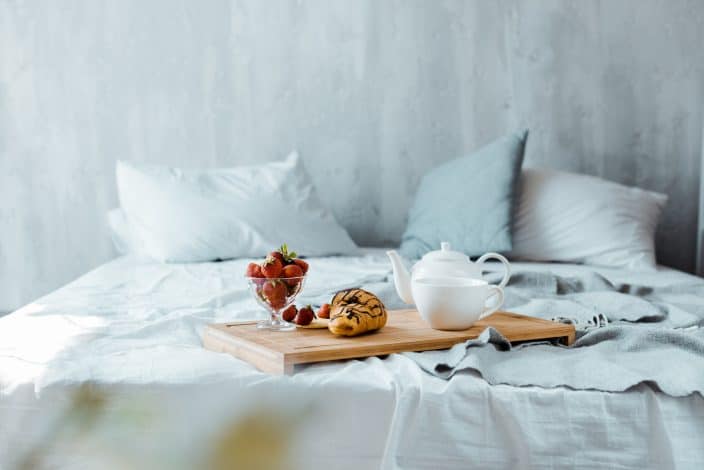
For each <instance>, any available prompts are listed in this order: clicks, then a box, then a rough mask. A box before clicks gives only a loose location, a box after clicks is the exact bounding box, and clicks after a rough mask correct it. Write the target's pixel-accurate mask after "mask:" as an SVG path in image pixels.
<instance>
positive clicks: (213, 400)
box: [0, 251, 704, 469]
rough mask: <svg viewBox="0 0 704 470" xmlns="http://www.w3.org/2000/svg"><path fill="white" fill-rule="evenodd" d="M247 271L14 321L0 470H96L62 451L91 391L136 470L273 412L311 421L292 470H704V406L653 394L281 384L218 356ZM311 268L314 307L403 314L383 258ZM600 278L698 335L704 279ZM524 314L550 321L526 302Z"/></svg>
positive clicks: (335, 375)
mask: <svg viewBox="0 0 704 470" xmlns="http://www.w3.org/2000/svg"><path fill="white" fill-rule="evenodd" d="M246 264H247V260H239V261H230V262H223V263H203V264H190V265H180V264H177V265H163V264H159V263H154V262H152V261H148V260H143V259H139V258H136V257H122V258H118V259H116V260H114V261H112V262H109V263H107V264H105V265H103V266H101V267H100V268H98V269H96V270H94V271H92V272H90V273H88V274H87V275H85V276H83V277H81V278H80V279H78V280H76V281H75V282H73V283H71V284H69V285H68V286H66V287H64V288H62V289H59V290H58V291H56V292H54V293H52V294H50V295H48V296H46V297H43V298H41V299H38V300H37V301H35V302H33V303H31V304H29V305H27V306H25V307H24V308H22V309H20V310H19V311H17V312H15V313H13V314H10V315H8V316H6V317H4V318H1V319H0V468H3V469H4V468H14V466H15V465H16V464H18V462H22V461H24V462H26V458H27V457H26V456H27V455H32V454H31V453H32V451H33V450H36V449H37V448H38V447H39V448H41V449H44V450H45V451H46V452H48V453H49V454H51V456H50V457H51V458H50V459H49V461H50V462H52V463H53V464H56V466H65V467H71V468H75V467H84V468H86V467H87V468H95V465H91V464H90V458H91V455H93V454H91V453H90V452H87V451H86V450H85V448H84V447H81V451H80V452H76V451H75V449H73V450H74V451H73V452H67V451H66V449H65V447H62V446H61V445H59V444H56V443H54V444H52V445H50V446H47V445H46V443H47V436H52V432H55V431H56V430H57V429H63V428H62V427H61V426H57V422H58V423H60V422H61V420H60V418H61V416H62V413H63V411H62V410H64V409H65V408H67V407H69V403H70V401H71V400H70V397H71V396H72V395H73V394H75V391H76V390H77V389H78V387H79V386H80V384H82V383H86V382H89V383H91V384H94V386H95V387H97V388H104V389H105V390H107V391H109V394H110V400H109V401H108V403H109V405H110V406H109V407H108V410H107V411H105V412H104V413H103V414H102V415H101V417H100V418H99V419H96V420H95V421H91V423H92V427H91V429H90V433H86V434H87V435H88V436H90V437H91V438H92V439H93V441H98V444H95V442H94V444H95V445H97V446H98V448H99V449H101V447H100V445H99V444H100V443H102V445H103V446H105V445H106V444H105V443H109V446H108V448H109V450H110V452H107V454H108V455H113V456H114V455H119V457H120V459H122V460H121V462H122V463H123V464H124V465H123V466H122V468H125V467H127V468H140V467H141V468H161V467H163V468H196V467H200V466H202V458H203V456H204V455H207V454H208V452H209V449H212V447H213V445H214V443H215V442H218V439H217V436H218V435H220V433H221V432H222V431H223V429H227V421H228V420H231V419H235V418H236V417H238V416H241V415H242V414H243V413H248V412H251V410H259V409H265V410H268V411H271V412H273V413H276V414H286V413H289V414H290V413H293V414H296V413H300V414H301V416H305V418H301V419H299V420H297V421H296V423H297V424H296V426H297V427H296V429H295V432H291V433H289V434H288V436H290V440H291V441H292V442H295V446H294V447H295V452H293V453H292V455H291V465H292V466H293V467H294V468H296V467H300V468H330V467H331V466H334V467H335V468H337V469H345V468H350V469H360V468H393V469H395V468H429V467H433V468H438V469H440V468H469V467H472V468H574V467H581V468H597V467H604V466H609V467H614V468H697V465H698V464H699V463H701V462H702V461H704V440H702V439H701V435H702V429H703V428H704V399H703V398H702V396H701V395H700V394H698V393H693V394H690V395H688V396H686V397H680V398H674V397H672V396H669V395H667V394H665V393H662V392H661V391H658V390H657V389H656V388H655V387H653V386H650V385H648V384H640V385H636V386H634V387H631V388H630V389H628V391H626V392H623V393H609V392H601V391H595V390H572V389H570V388H568V387H564V386H556V387H554V388H543V387H537V386H523V387H515V386H509V385H501V384H499V385H489V384H488V383H487V381H486V380H485V379H484V378H482V377H481V376H480V375H479V374H478V373H476V372H475V371H471V370H464V371H460V372H458V373H456V374H454V376H453V377H452V378H451V379H450V380H444V379H442V378H439V377H436V376H433V375H431V374H428V373H426V372H424V371H423V370H422V369H421V368H420V367H419V366H418V365H417V364H416V362H414V361H413V360H412V359H410V358H409V357H406V356H404V355H396V354H394V355H390V356H388V357H386V358H368V359H365V360H352V361H340V362H330V363H321V364H313V365H309V366H304V367H301V368H300V369H298V370H297V373H296V374H295V375H293V376H291V377H276V376H270V375H267V374H263V373H261V372H259V371H257V370H256V369H254V368H253V367H251V366H250V365H248V364H246V363H245V362H242V361H240V360H238V359H236V358H233V357H231V356H229V355H227V354H220V353H215V352H211V351H207V350H205V349H203V348H202V346H201V341H200V331H201V330H202V328H203V326H204V325H205V324H207V323H212V322H224V321H232V320H238V319H242V320H243V319H251V318H256V317H258V316H259V315H261V312H260V310H259V308H258V306H257V305H256V303H255V302H254V301H253V299H252V298H251V297H250V294H249V292H248V291H247V289H246V286H245V283H244V281H243V279H242V273H243V272H244V268H245V266H246ZM311 266H312V268H311V273H310V277H309V279H308V280H307V284H306V287H305V291H304V294H303V295H302V296H301V298H300V302H301V303H304V302H320V301H323V300H327V298H328V297H329V293H330V292H331V291H333V290H337V289H340V288H344V287H351V286H357V285H363V286H365V287H366V288H368V289H370V290H372V291H374V292H377V293H379V294H380V295H381V296H382V298H383V299H384V300H385V301H386V302H387V303H388V304H389V307H391V308H398V307H401V306H402V305H401V304H400V302H399V301H398V299H397V298H396V296H395V293H394V290H393V286H392V285H391V283H390V282H389V280H390V268H389V264H388V262H387V259H386V257H385V256H384V255H383V251H373V252H371V253H369V254H367V255H365V256H360V257H355V258H321V259H312V260H311ZM514 271H515V272H516V273H518V274H517V275H516V278H515V279H516V280H517V282H518V281H520V279H521V277H520V273H521V272H543V273H553V274H554V275H557V276H560V277H562V278H566V279H571V278H579V277H584V276H586V275H588V274H586V273H592V272H593V271H594V270H593V269H591V268H586V267H581V266H572V265H538V264H514ZM599 273H600V274H601V275H602V276H603V277H604V278H605V279H607V280H608V282H610V283H612V284H613V285H617V286H621V285H625V284H628V285H630V286H649V288H658V289H663V292H664V291H667V292H669V293H671V294H672V296H673V297H672V298H668V301H667V303H668V305H669V307H668V308H669V309H670V310H668V315H667V316H666V317H665V318H664V319H662V321H661V322H659V323H658V325H659V326H661V327H663V328H671V327H674V326H685V325H695V324H697V323H698V322H699V318H700V317H699V316H698V314H697V313H696V312H694V313H692V312H693V310H692V309H691V308H689V307H690V306H691V305H698V304H699V302H700V298H699V296H698V291H697V290H696V289H700V288H701V286H702V285H703V284H702V281H701V280H700V279H698V278H695V277H693V276H689V275H686V274H683V273H679V272H677V271H673V270H668V269H661V270H660V271H659V272H654V273H635V272H626V271H618V270H612V271H610V270H599ZM548 278H550V277H549V275H548V277H547V278H546V279H548ZM550 279H554V277H553V278H550ZM551 282H552V281H551ZM519 284H520V283H518V284H516V287H518V285H519ZM541 285H542V284H541ZM531 289H533V288H532V287H531ZM546 289H548V291H549V290H550V289H551V288H546ZM618 289H621V288H620V287H619V288H618ZM508 300H509V302H510V305H512V306H519V305H522V306H523V308H524V310H523V311H524V312H525V313H540V312H537V310H536V311H535V312H531V311H530V308H532V307H531V302H530V299H529V297H526V296H521V292H520V290H515V291H514V292H512V294H511V295H510V296H509V299H508ZM557 310H559V309H557ZM557 310H556V311H557ZM541 312H542V313H543V314H547V315H551V314H552V312H547V311H542V310H541ZM560 313H561V314H564V312H562V311H561V310H560ZM282 334H285V333H282ZM551 348H552V349H550V350H551V351H555V353H556V354H561V353H562V352H564V350H561V349H559V348H557V347H552V346H551ZM475 349H477V350H479V349H482V350H487V351H491V350H492V349H493V347H492V346H489V347H484V348H475ZM525 349H527V348H525ZM517 352H520V351H517ZM605 360H613V361H618V360H619V359H618V357H613V358H605ZM582 365H583V364H582ZM580 366H581V365H579V364H577V365H575V373H578V372H579V368H580ZM125 410H126V411H125ZM300 436H306V438H305V439H301V438H300ZM84 437H86V436H84ZM57 441H58V442H64V441H69V442H74V441H75V439H69V440H66V439H64V440H63V441H62V440H57V439H54V440H52V441H51V442H57ZM77 442H78V441H77ZM64 443H65V442H64ZM102 449H103V451H104V450H105V449H104V448H102ZM98 455H99V456H100V457H101V458H104V456H105V455H106V452H98ZM135 455H136V456H137V457H134V456H135ZM130 456H131V457H133V458H134V459H135V460H133V461H130V460H129V458H130ZM150 459H151V460H150ZM125 461H126V462H127V463H126V464H125ZM134 462H138V463H139V465H136V464H134ZM101 463H104V462H102V460H101ZM101 468H102V467H101Z"/></svg>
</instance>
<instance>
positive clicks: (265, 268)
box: [262, 255, 284, 279]
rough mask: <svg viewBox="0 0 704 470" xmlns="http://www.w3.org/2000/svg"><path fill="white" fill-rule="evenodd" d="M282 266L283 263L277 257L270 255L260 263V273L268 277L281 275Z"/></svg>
mask: <svg viewBox="0 0 704 470" xmlns="http://www.w3.org/2000/svg"><path fill="white" fill-rule="evenodd" d="M283 268H284V265H283V263H282V262H281V261H279V259H278V258H276V257H274V256H271V255H270V256H267V257H266V259H265V260H264V264H262V274H264V276H266V277H268V278H269V279H273V278H277V277H279V276H281V270H282V269H283Z"/></svg>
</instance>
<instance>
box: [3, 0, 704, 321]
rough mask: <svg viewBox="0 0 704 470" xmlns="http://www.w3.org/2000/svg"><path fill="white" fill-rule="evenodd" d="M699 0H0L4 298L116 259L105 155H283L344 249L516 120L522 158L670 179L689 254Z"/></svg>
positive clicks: (678, 238) (670, 213) (394, 222)
mask: <svg viewBox="0 0 704 470" xmlns="http://www.w3.org/2000/svg"><path fill="white" fill-rule="evenodd" d="M702 44H704V2H700V1H696V0H692V1H687V0H660V1H656V0H644V1H635V0H632V1H624V0H609V1H588V0H574V1H566V0H555V1H548V0H545V1H519V0H514V1H494V0H481V1H479V0H478V1H469V0H466V1H425V0H423V1H420V0H417V1H414V0H405V1H392V0H385V1H376V0H374V1H371V0H369V1H346V0H335V1H330V0H310V1H308V0H306V1H261V0H251V1H231V2H230V1H218V0H209V1H193V0H147V1H145V0H120V1H114V0H61V1H48V0H47V1H41V0H34V1H21V0H0V310H3V309H5V310H7V309H11V308H15V307H17V306H19V305H20V304H22V303H25V302H28V301H30V300H32V299H33V298H35V297H37V296H39V295H41V294H44V293H46V292H48V291H50V290H52V289H54V288H56V287H58V286H59V285H61V284H63V283H65V282H67V281H69V280H71V279H72V278H74V277H76V276H78V275H79V274H81V273H83V272H85V271H86V270H88V269H90V268H92V267H94V266H96V265H98V264H99V263H102V262H104V261H106V260H108V259H110V258H111V257H112V256H114V253H113V251H112V248H111V244H110V241H109V239H108V236H107V232H106V230H105V225H104V214H105V212H106V211H107V210H108V209H109V208H111V207H113V206H115V205H116V194H115V185H114V181H113V167H114V163H115V160H116V159H123V158H124V159H134V160H141V161H150V162H155V163H168V164H172V165H190V166H222V165H235V164H239V163H248V162H255V161H263V160H272V159H278V158H281V157H283V156H284V155H285V154H286V153H287V152H288V151H289V150H291V149H293V148H297V149H299V150H300V152H301V154H302V155H303V157H304V160H305V162H306V164H307V166H308V169H309V171H310V173H311V174H312V175H313V178H314V180H315V183H316V184H317V185H318V187H319V188H320V191H321V192H322V195H323V197H324V198H325V200H326V202H327V203H328V204H329V205H330V206H331V207H332V208H333V209H334V212H335V214H336V215H337V217H338V218H339V220H340V221H341V222H343V224H344V225H345V226H346V227H348V229H349V230H350V232H351V234H352V236H353V237H354V238H355V239H356V240H357V241H358V242H359V243H362V244H381V243H390V242H396V241H398V240H399V237H400V234H401V232H402V230H403V228H404V223H405V216H406V211H407V207H408V205H409V203H410V201H411V198H412V195H413V193H414V190H415V188H416V185H417V183H418V180H419V178H420V177H421V175H422V174H423V173H424V172H425V171H426V170H428V169H429V168H431V167H433V166H434V165H436V164H438V163H440V162H442V161H445V160H447V159H450V158H453V157H455V156H458V155H460V154H462V153H464V152H467V151H470V150H472V149H475V148H477V147H478V146H480V145H482V144H484V143H486V142H488V141H490V140H491V139H493V138H494V137H497V136H500V135H502V134H504V133H506V132H507V131H510V130H513V129H519V128H523V127H529V128H530V129H531V137H530V143H529V149H528V160H529V163H530V164H533V165H549V166H553V167H558V168H562V169H570V170H575V171H579V172H584V173H590V174H596V175H601V176H604V177H606V178H609V179H613V180H617V181H621V182H624V183H627V184H634V185H639V186H642V187H645V188H649V189H654V190H657V191H662V192H666V193H668V194H669V195H670V198H671V203H670V205H669V206H668V209H667V213H666V215H665V220H664V223H663V226H662V229H661V231H660V233H659V236H658V239H659V243H660V255H661V260H662V261H663V262H665V263H668V264H671V265H673V266H676V267H679V268H682V269H685V270H689V269H692V268H693V266H694V260H695V245H696V227H697V208H698V194H699V192H698V191H699V176H698V175H699V171H700V166H699V165H700V162H699V159H700V151H701V143H702V105H703V104H704V99H703V94H704V84H703V82H704V81H703V75H704V74H703V70H704V57H703V54H704V53H703V52H702Z"/></svg>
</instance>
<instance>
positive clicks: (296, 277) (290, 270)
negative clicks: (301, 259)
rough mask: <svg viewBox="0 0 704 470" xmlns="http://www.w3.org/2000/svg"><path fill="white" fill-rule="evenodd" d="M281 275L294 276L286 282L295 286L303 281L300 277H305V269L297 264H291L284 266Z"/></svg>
mask: <svg viewBox="0 0 704 470" xmlns="http://www.w3.org/2000/svg"><path fill="white" fill-rule="evenodd" d="M281 277H286V278H293V279H287V280H286V284H288V285H289V286H291V287H294V286H296V285H298V284H299V283H300V282H301V279H300V278H302V277H303V270H302V269H301V268H299V267H298V266H296V265H295V264H289V265H288V266H284V269H283V270H281Z"/></svg>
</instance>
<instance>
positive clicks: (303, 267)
mask: <svg viewBox="0 0 704 470" xmlns="http://www.w3.org/2000/svg"><path fill="white" fill-rule="evenodd" d="M293 264H295V265H296V266H298V267H299V268H301V271H303V274H305V273H307V272H308V263H306V262H305V261H303V260H302V259H300V258H295V259H294V260H293Z"/></svg>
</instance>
